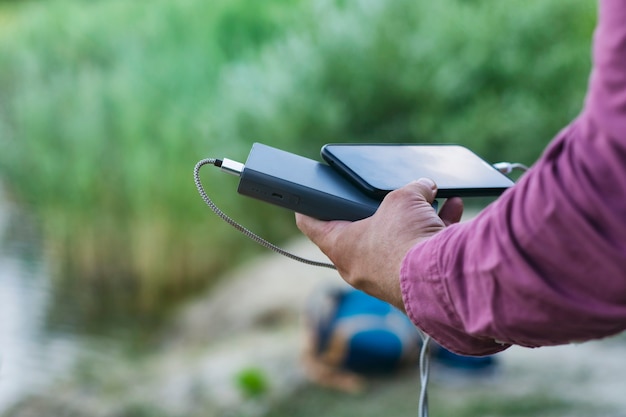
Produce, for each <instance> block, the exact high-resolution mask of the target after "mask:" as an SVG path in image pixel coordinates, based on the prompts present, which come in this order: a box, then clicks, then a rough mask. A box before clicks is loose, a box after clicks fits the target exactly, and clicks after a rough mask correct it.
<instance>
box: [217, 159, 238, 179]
mask: <svg viewBox="0 0 626 417" xmlns="http://www.w3.org/2000/svg"><path fill="white" fill-rule="evenodd" d="M215 165H216V166H219V167H220V169H221V170H222V171H224V172H226V173H228V174H231V175H235V176H237V177H239V176H241V173H242V172H243V169H244V168H245V165H244V164H242V163H241V162H237V161H233V160H232V159H228V158H224V159H222V160H221V161H220V164H219V165H218V164H217V163H216V164H215Z"/></svg>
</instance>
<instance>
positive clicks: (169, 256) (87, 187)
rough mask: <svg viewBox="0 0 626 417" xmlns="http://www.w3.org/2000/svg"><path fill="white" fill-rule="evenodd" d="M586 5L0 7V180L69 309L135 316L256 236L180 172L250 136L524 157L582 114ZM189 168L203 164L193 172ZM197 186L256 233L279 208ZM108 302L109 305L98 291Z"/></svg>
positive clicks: (225, 187)
mask: <svg viewBox="0 0 626 417" xmlns="http://www.w3.org/2000/svg"><path fill="white" fill-rule="evenodd" d="M590 3H591V2H588V1H585V0H573V1H570V2H567V4H565V3H562V2H557V1H556V0H550V1H545V0H524V1H522V0H511V1H507V2H487V1H478V0H477V1H460V0H441V1H437V2H432V1H419V2H416V1H413V0H396V1H392V2H390V1H383V0H355V1H350V2H345V1H331V0H320V1H309V2H305V1H299V0H271V1H270V0H268V1H264V2H249V1H245V0H212V1H210V2H206V1H200V0H181V1H170V0H154V1H151V2H149V3H145V4H144V3H141V2H139V3H138V2H125V1H122V0H108V1H104V0H100V1H80V0H73V1H72V0H51V1H45V2H26V3H23V4H19V5H15V4H13V5H11V6H10V7H9V6H2V7H0V21H1V22H3V23H4V26H3V28H2V29H0V63H1V65H0V97H2V98H1V99H0V176H1V178H2V179H3V180H4V181H5V182H6V183H7V184H8V186H9V187H10V188H11V190H12V192H13V195H14V196H15V198H16V199H19V200H20V201H21V202H22V203H23V204H24V205H25V207H28V208H29V209H30V210H32V211H33V212H34V213H35V214H36V216H37V218H39V219H40V221H41V225H42V231H43V236H44V239H45V242H46V245H47V247H48V248H49V249H50V252H51V253H53V254H54V255H53V256H54V259H56V261H57V266H58V268H59V271H60V272H59V274H58V276H59V277H62V278H60V279H63V280H64V281H65V284H64V285H63V287H64V288H67V287H68V286H69V287H72V288H76V294H80V297H78V299H79V300H81V302H82V303H83V306H84V308H83V310H82V311H83V313H84V314H86V315H87V316H88V315H89V313H93V314H98V313H101V312H105V313H106V314H110V312H111V311H128V306H137V311H145V312H152V311H155V310H158V309H159V308H160V306H161V305H162V304H163V303H164V302H167V301H168V300H171V299H177V298H179V297H183V296H185V295H186V294H189V293H190V292H193V291H195V290H197V289H199V288H202V287H204V286H205V285H206V284H207V283H209V282H211V281H213V280H214V279H215V277H216V276H218V274H219V273H220V271H223V270H224V269H225V268H227V267H228V266H230V265H232V264H233V263H236V262H240V261H242V260H243V259H245V257H246V256H249V255H250V254H251V253H252V252H253V251H254V250H256V247H255V246H254V245H253V244H252V243H248V242H246V241H245V240H244V239H243V238H242V237H240V236H239V235H237V234H236V233H235V232H234V231H232V230H231V229H229V228H228V227H227V226H225V225H223V224H222V223H220V221H219V220H218V219H217V218H214V217H212V215H211V214H210V213H209V212H208V210H207V209H206V208H205V207H204V206H203V204H202V202H201V201H200V200H199V197H198V196H197V193H196V191H195V189H194V186H193V182H192V180H191V174H190V173H191V168H192V167H193V165H194V163H195V162H196V161H197V160H198V159H200V158H202V157H205V156H216V157H221V156H228V157H231V158H234V159H240V160H244V159H245V157H246V155H247V151H248V149H249V147H250V145H251V143H252V142H254V141H260V142H264V143H267V144H270V145H274V146H277V147H282V148H285V149H287V150H291V151H294V152H299V153H301V154H304V155H306V156H309V157H316V155H317V152H318V150H319V147H320V145H321V144H323V143H325V142H333V141H347V142H365V141H378V142H400V141H407V142H456V143H463V144H465V145H468V146H470V147H471V148H473V149H474V150H476V151H477V152H478V153H480V154H482V155H483V156H485V157H487V158H488V159H491V160H496V159H498V160H499V159H514V160H520V161H522V162H526V163H530V162H532V161H533V160H534V159H535V158H536V157H537V156H538V154H539V153H540V151H541V149H542V148H543V147H544V146H545V144H546V142H547V141H548V140H549V139H550V138H551V137H552V136H553V135H554V134H555V133H556V131H557V130H558V129H559V128H560V127H561V126H563V125H564V124H565V123H566V122H567V121H568V120H570V119H571V118H573V117H574V116H575V115H576V112H577V111H578V109H579V108H580V106H581V103H582V98H583V93H584V89H585V81H586V77H587V72H588V69H589V44H590V34H591V29H592V27H593V23H594V21H595V13H594V10H593V5H592V4H590ZM207 170H208V168H207ZM203 178H204V179H205V181H206V182H207V183H208V188H209V190H210V192H211V194H212V195H213V196H215V197H216V200H218V203H219V205H221V206H223V208H224V209H225V210H226V211H227V212H229V213H231V214H233V215H234V217H236V218H237V219H239V220H241V221H242V222H244V223H245V224H246V225H248V226H250V227H251V228H253V229H254V230H257V231H259V232H260V233H261V234H263V235H265V236H267V237H269V238H271V239H273V240H277V241H280V239H282V238H284V237H286V236H288V235H290V234H292V233H294V231H295V229H294V227H293V218H292V216H291V214H290V213H286V212H283V211H280V210H278V209H274V208H271V207H266V206H265V205H263V204H257V203H254V202H250V201H246V200H243V199H242V197H239V196H237V195H236V193H235V187H236V181H235V180H234V179H231V178H224V177H223V176H220V174H215V173H213V172H211V173H206V174H205V175H204V176H203ZM107 294H111V296H109V297H104V296H103V295H107Z"/></svg>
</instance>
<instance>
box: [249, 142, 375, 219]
mask: <svg viewBox="0 0 626 417" xmlns="http://www.w3.org/2000/svg"><path fill="white" fill-rule="evenodd" d="M237 191H238V193H239V194H242V195H245V196H248V197H252V198H255V199H258V200H262V201H265V202H268V203H271V204H274V205H277V206H280V207H283V208H286V209H289V210H293V211H296V212H298V213H302V214H306V215H309V216H312V217H315V218H318V219H320V220H350V221H355V220H360V219H363V218H366V217H369V216H371V215H372V214H374V212H376V209H377V208H378V206H379V205H380V200H378V199H375V198H372V197H370V196H368V195H366V194H365V193H363V192H362V191H361V190H360V189H359V188H358V187H356V186H355V185H354V184H352V183H351V182H350V181H348V180H347V179H346V178H344V177H343V176H342V175H341V174H339V173H338V172H337V171H335V170H334V169H333V168H331V167H330V166H328V165H326V164H324V163H321V162H318V161H315V160H312V159H309V158H305V157H303V156H299V155H296V154H293V153H291V152H287V151H283V150H280V149H276V148H273V147H271V146H267V145H263V144H261V143H255V144H254V145H253V146H252V149H251V150H250V153H249V155H248V159H247V160H246V163H245V164H244V165H243V168H242V169H241V173H240V179H239V185H238V188H237Z"/></svg>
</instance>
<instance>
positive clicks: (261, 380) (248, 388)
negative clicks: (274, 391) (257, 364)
mask: <svg viewBox="0 0 626 417" xmlns="http://www.w3.org/2000/svg"><path fill="white" fill-rule="evenodd" d="M235 383H236V385H237V387H238V388H239V390H240V391H241V393H242V394H243V396H244V397H247V398H258V397H261V396H263V395H265V394H267V391H268V390H269V383H268V381H267V377H266V375H265V372H263V371H262V370H260V369H257V368H246V369H243V370H241V371H240V372H239V373H238V374H237V375H236V376H235Z"/></svg>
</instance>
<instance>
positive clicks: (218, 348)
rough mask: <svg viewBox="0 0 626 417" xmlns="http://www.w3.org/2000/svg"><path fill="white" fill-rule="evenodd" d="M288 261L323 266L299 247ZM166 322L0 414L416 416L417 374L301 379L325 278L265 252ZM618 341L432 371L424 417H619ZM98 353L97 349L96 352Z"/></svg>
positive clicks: (624, 365)
mask: <svg viewBox="0 0 626 417" xmlns="http://www.w3.org/2000/svg"><path fill="white" fill-rule="evenodd" d="M289 249H290V250H291V251H293V252H295V253H297V254H301V255H303V256H307V257H313V258H316V259H323V258H322V256H321V254H320V253H319V252H318V251H317V248H314V247H313V246H312V245H311V244H310V243H308V242H306V241H304V240H297V241H294V242H293V243H292V244H290V245H289ZM221 282H222V284H221V285H220V286H219V287H218V288H216V289H215V290H214V291H213V292H212V293H211V294H205V295H199V296H198V298H197V299H196V300H195V301H194V302H192V303H191V304H190V305H188V306H186V307H185V308H184V309H182V310H181V311H180V312H179V313H178V314H177V315H176V317H175V318H174V319H173V320H172V322H171V325H170V326H169V327H168V330H167V331H165V332H164V333H163V334H162V335H161V338H160V339H159V340H158V342H156V343H155V344H154V346H153V348H152V349H151V352H150V353H149V354H148V355H146V356H142V357H141V358H138V356H135V357H134V356H133V354H132V353H130V354H129V353H128V352H119V351H116V350H115V348H114V347H112V348H111V349H102V347H101V348H100V349H99V353H98V354H97V355H89V354H85V355H84V356H83V357H82V358H80V359H79V360H78V364H77V366H76V367H75V369H74V371H73V372H71V373H70V374H69V375H68V376H66V377H62V378H59V379H58V380H57V381H56V383H54V384H53V385H51V386H50V387H48V388H46V389H43V390H41V391H39V393H37V394H35V395H32V396H29V397H28V398H26V399H24V400H22V401H20V402H19V403H18V404H16V405H15V406H14V407H13V408H11V409H10V410H8V411H7V412H5V413H4V414H2V416H3V417H30V416H41V415H64V416H76V417H78V416H90V417H92V416H102V417H121V416H149V417H161V416H171V417H178V416H180V417H196V416H198V417H199V416H204V417H206V416H261V415H267V416H272V417H281V416H285V417H286V416H294V415H297V416H299V417H306V416H309V415H310V416H320V415H341V416H352V415H354V416H355V417H356V416H370V415H371V416H374V415H380V414H381V413H382V412H384V413H385V415H389V416H394V415H398V416H400V415H412V414H415V413H416V412H417V402H416V401H417V389H418V379H417V376H416V375H415V373H414V372H407V373H406V374H403V375H399V376H397V377H394V378H392V379H383V380H375V381H371V382H370V384H369V386H368V388H367V389H366V391H365V392H364V393H361V394H357V395H350V394H345V393H339V392H335V391H330V390H327V389H322V388H319V387H315V386H313V385H311V384H310V383H308V382H307V380H306V378H305V375H304V372H303V370H302V367H301V363H300V353H301V351H302V340H303V339H302V328H301V321H300V318H301V312H302V308H303V305H304V304H305V303H306V300H307V298H308V296H309V295H310V294H311V293H312V292H313V291H314V289H315V288H317V287H318V286H320V285H328V284H336V283H338V282H340V281H339V278H338V277H337V275H336V273H335V272H334V271H324V270H320V269H316V268H312V267H309V266H306V265H301V264H298V263H296V262H294V261H291V260H289V259H286V258H283V257H280V256H278V255H274V254H268V255H266V256H263V257H260V258H258V259H256V260H254V261H252V262H250V263H248V264H247V265H245V266H243V267H241V268H239V269H237V270H235V271H233V272H232V273H230V274H228V276H226V277H224V279H223V280H222V281H221ZM625 351H626V337H625V336H617V337H614V338H611V339H606V340H601V341H595V342H590V343H585V344H581V345H568V346H562V347H554V348H541V349H534V350H531V349H524V348H517V347H514V348H512V349H510V350H508V351H506V352H504V353H502V354H500V355H498V360H499V369H498V371H497V372H496V373H495V374H494V375H491V376H489V377H487V378H473V377H470V376H468V375H463V374H459V373H458V372H454V371H453V370H450V369H445V368H442V367H441V366H438V365H437V364H434V366H433V370H432V371H433V372H432V382H431V386H430V395H431V409H432V412H431V414H433V415H436V416H443V417H445V416H455V417H465V416H466V417H473V416H485V415H490V416H557V415H558V416H572V417H574V416H583V415H593V416H611V417H618V416H626V398H625V397H624V396H623V392H624V388H626V383H624V381H623V375H625V374H626V361H624V360H623V356H624V352H625ZM107 352H108V353H107ZM247 371H254V372H255V373H256V374H258V375H260V378H261V379H262V380H263V382H262V383H263V384H265V386H266V387H265V388H264V390H263V391H262V393H261V395H259V396H257V397H249V396H247V395H246V393H247V391H246V387H245V386H242V385H241V381H240V380H239V379H238V378H239V376H240V375H241V374H242V373H244V372H247Z"/></svg>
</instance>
